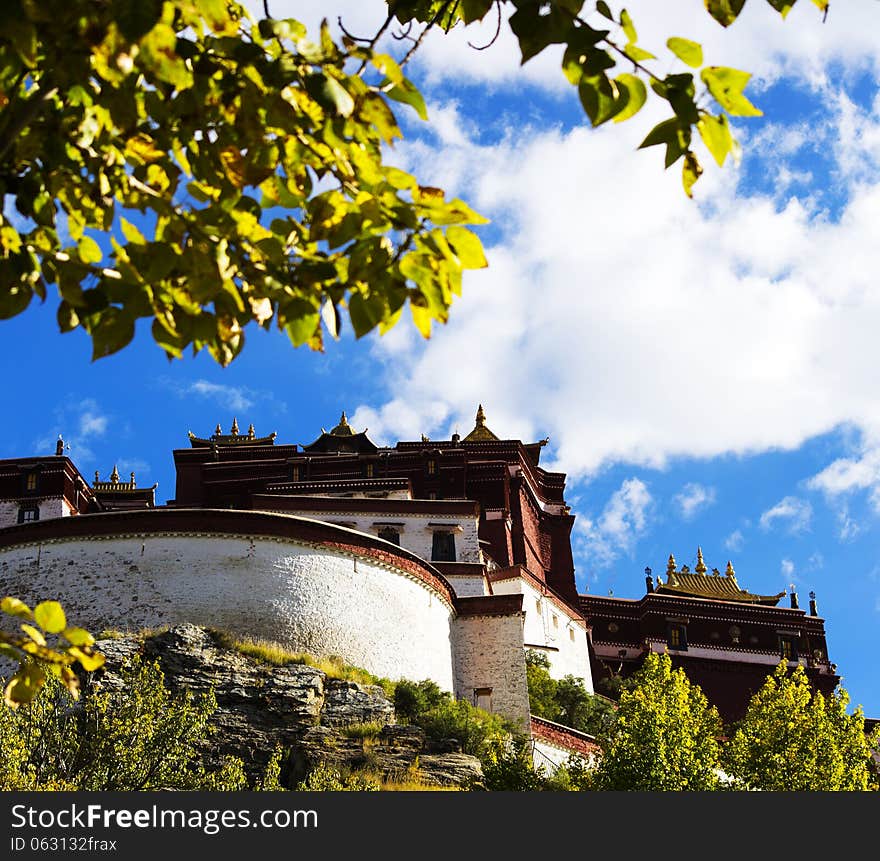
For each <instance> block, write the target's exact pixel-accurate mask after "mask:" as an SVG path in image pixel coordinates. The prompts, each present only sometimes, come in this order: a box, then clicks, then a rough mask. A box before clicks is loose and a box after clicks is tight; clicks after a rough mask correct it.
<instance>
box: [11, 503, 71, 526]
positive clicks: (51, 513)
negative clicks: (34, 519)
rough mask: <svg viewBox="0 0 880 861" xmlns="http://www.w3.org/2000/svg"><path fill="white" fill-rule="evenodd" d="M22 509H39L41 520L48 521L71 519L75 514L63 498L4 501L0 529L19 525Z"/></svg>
mask: <svg viewBox="0 0 880 861" xmlns="http://www.w3.org/2000/svg"><path fill="white" fill-rule="evenodd" d="M22 508H38V509H39V510H40V517H39V519H40V520H48V519H49V518H51V517H69V516H70V515H71V514H73V513H74V511H73V509H72V508H71V507H70V503H69V502H68V501H67V500H66V499H64V497H62V496H49V497H37V498H35V499H28V498H27V497H23V498H22V499H17V500H15V501H14V502H12V501H9V500H2V501H0V528H3V527H4V526H15V525H16V524H17V523H18V513H19V511H21V509H22Z"/></svg>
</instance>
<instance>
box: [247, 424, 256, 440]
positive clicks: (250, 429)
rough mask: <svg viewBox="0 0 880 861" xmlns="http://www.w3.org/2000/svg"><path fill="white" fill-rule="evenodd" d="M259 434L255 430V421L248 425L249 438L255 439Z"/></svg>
mask: <svg viewBox="0 0 880 861" xmlns="http://www.w3.org/2000/svg"><path fill="white" fill-rule="evenodd" d="M256 435H257V432H256V431H255V430H254V423H253V422H251V423H250V425H248V439H253V438H254V437H255V436H256Z"/></svg>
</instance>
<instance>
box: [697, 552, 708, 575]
mask: <svg viewBox="0 0 880 861" xmlns="http://www.w3.org/2000/svg"><path fill="white" fill-rule="evenodd" d="M708 570H709V569H708V568H707V567H706V563H705V562H704V561H703V548H702V547H698V548H697V565H696V567H695V568H694V571H696V572H697V574H705V573H706V572H707V571H708Z"/></svg>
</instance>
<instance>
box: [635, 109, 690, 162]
mask: <svg viewBox="0 0 880 861" xmlns="http://www.w3.org/2000/svg"><path fill="white" fill-rule="evenodd" d="M689 141H690V128H688V129H687V130H685V129H683V128H682V127H681V124H680V121H679V120H678V119H676V118H675V117H673V118H672V119H669V120H664V121H663V122H662V123H657V125H656V126H654V128H653V129H651V131H650V132H648V135H647V137H646V138H645V139H644V140H643V141H642V142H641V143H640V144H639V149H645V148H646V147H651V146H659V145H660V144H665V145H666V167H669V166H670V165H671V164H674V163H675V162H676V161H678V159H680V158H681V157H682V156H683V155H684V154H685V151H686V150H687V144H688V143H689Z"/></svg>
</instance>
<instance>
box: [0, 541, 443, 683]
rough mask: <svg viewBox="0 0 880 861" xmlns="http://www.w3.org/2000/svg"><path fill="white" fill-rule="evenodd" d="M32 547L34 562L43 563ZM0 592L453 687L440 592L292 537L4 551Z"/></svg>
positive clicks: (80, 620)
mask: <svg viewBox="0 0 880 861" xmlns="http://www.w3.org/2000/svg"><path fill="white" fill-rule="evenodd" d="M38 557H39V562H38ZM0 594H2V595H7V594H9V595H15V596H16V597H19V598H21V599H22V600H25V601H29V602H32V603H36V602H37V601H41V600H45V599H49V598H52V599H57V600H60V601H61V602H62V604H63V605H64V607H65V609H66V610H67V613H68V616H69V619H70V622H71V624H75V625H79V626H82V627H86V628H88V629H89V630H91V631H92V632H93V633H96V632H99V631H101V630H102V629H105V628H120V629H124V630H129V631H138V630H141V629H143V628H147V627H155V626H159V625H167V624H175V623H178V622H183V621H189V622H193V623H195V624H200V625H208V626H215V627H218V628H222V629H225V630H228V631H231V632H234V633H237V634H240V635H245V636H251V637H260V638H264V639H271V640H275V641H277V642H279V643H280V644H282V645H283V646H285V647H286V648H289V649H291V650H302V651H308V652H311V653H313V654H316V655H327V654H337V655H341V656H342V657H343V658H344V659H345V660H346V661H348V662H350V663H352V664H355V665H357V666H361V667H364V668H365V669H367V670H370V671H371V672H373V673H375V674H377V675H380V676H387V677H389V678H410V679H415V680H420V679H426V678H429V679H433V680H434V681H435V682H436V683H437V684H438V685H440V686H441V687H442V688H444V689H445V690H449V691H452V690H453V674H452V654H451V643H450V618H451V615H452V610H451V608H450V606H449V605H448V604H447V603H446V600H445V599H444V598H443V597H441V595H440V594H439V593H437V592H435V591H434V590H432V589H430V588H429V587H428V586H427V585H425V584H424V583H422V582H421V581H418V580H416V579H414V578H412V577H410V576H407V575H406V574H404V573H403V572H402V571H398V570H396V569H393V568H386V567H383V566H381V565H379V564H378V563H377V562H376V561H375V560H368V559H366V558H352V557H351V556H348V555H343V554H342V553H338V552H335V551H332V550H329V549H326V548H317V549H316V548H312V547H309V546H305V545H302V544H298V543H296V542H294V541H286V540H273V539H260V538H256V539H255V540H254V544H253V546H251V544H250V539H249V538H247V537H241V538H236V537H229V536H219V535H217V536H208V535H198V536H196V535H174V534H171V535H156V536H149V537H146V538H144V539H141V538H140V537H114V538H91V539H88V540H86V539H69V540H68V539H65V540H57V541H49V542H44V543H43V544H42V545H41V546H39V547H37V546H17V547H13V548H9V549H5V550H0Z"/></svg>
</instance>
